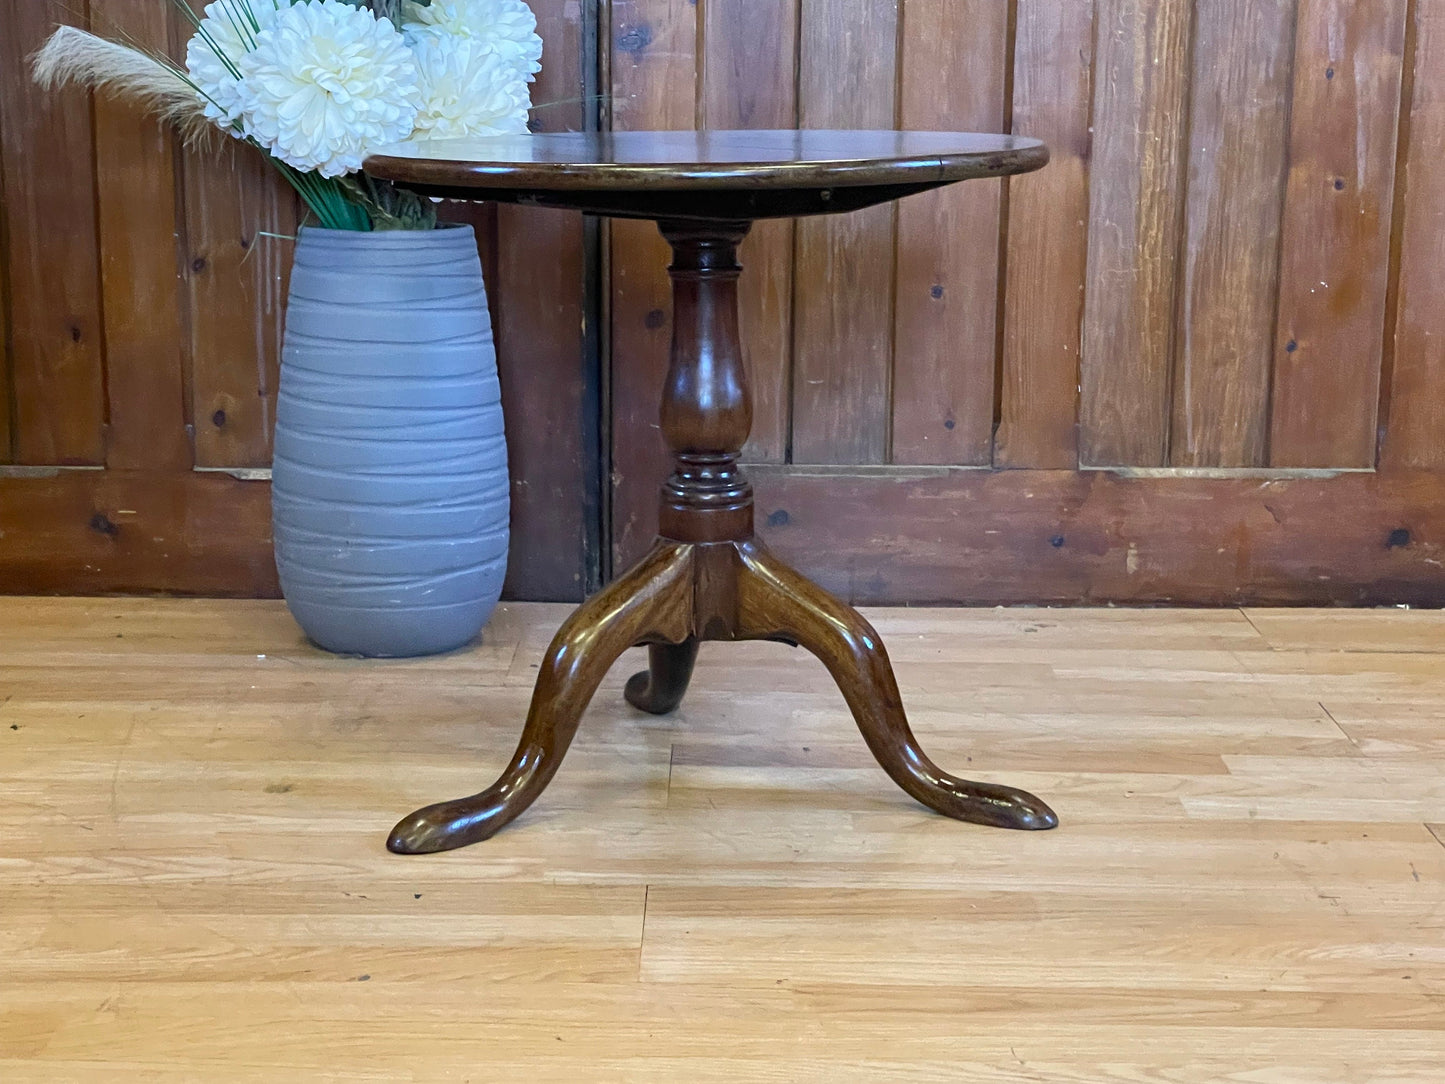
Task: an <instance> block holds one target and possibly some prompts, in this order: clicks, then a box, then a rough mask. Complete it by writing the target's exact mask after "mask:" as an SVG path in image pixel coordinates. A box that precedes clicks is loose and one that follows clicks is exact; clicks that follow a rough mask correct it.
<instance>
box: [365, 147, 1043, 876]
mask: <svg viewBox="0 0 1445 1084" xmlns="http://www.w3.org/2000/svg"><path fill="white" fill-rule="evenodd" d="M1047 161H1048V150H1047V148H1045V147H1044V146H1043V144H1041V143H1039V142H1037V141H1036V140H1031V139H1022V138H1016V137H1011V136H995V135H970V134H959V133H944V132H861V131H848V132H841V131H840V132H827V131H745V132H744V131H717V132H617V133H588V134H557V135H536V136H515V137H499V138H495V139H478V140H457V141H438V142H431V143H421V144H412V145H407V146H404V147H397V148H390V149H388V150H387V151H386V152H384V153H382V154H380V155H376V156H373V157H372V158H370V159H368V160H367V162H366V171H367V173H369V174H370V175H372V176H373V177H377V178H381V179H384V180H391V181H396V182H398V183H400V184H402V185H405V186H406V187H408V188H411V189H414V190H416V191H419V192H422V193H424V194H426V195H431V196H444V197H449V198H452V199H472V200H501V201H504V202H510V203H524V204H533V205H537V206H542V207H557V208H566V209H571V210H578V211H584V212H587V213H589V214H595V215H606V216H609V217H617V218H641V219H651V220H654V221H656V222H657V224H658V226H659V228H660V229H661V230H662V235H663V236H664V237H665V238H666V239H667V241H668V242H669V243H670V244H671V246H672V252H673V262H672V266H671V268H669V271H670V273H671V276H672V284H673V340H672V358H671V369H670V371H669V373H668V376H667V380H666V384H665V387H664V388H663V393H662V432H663V435H664V436H665V438H666V440H667V443H668V444H669V446H670V447H671V449H672V451H673V454H674V456H675V460H676V467H675V469H674V471H673V474H672V477H671V478H669V479H668V480H667V482H666V483H665V484H664V485H663V487H662V508H661V523H660V526H661V529H660V532H659V533H660V537H659V538H658V540H657V543H656V545H655V546H654V548H653V550H652V552H651V553H650V554H649V555H648V556H647V557H646V558H644V559H643V560H642V561H641V563H639V564H638V565H637V566H636V567H634V568H633V569H632V570H631V571H630V572H628V573H626V574H625V575H624V576H622V577H621V578H620V579H618V580H617V581H616V582H614V583H613V584H612V585H611V586H610V587H608V588H606V589H605V590H603V591H602V592H601V593H599V594H597V595H595V596H594V597H593V598H592V599H590V600H589V601H588V602H586V603H584V604H583V606H582V607H581V608H580V609H579V610H577V612H576V613H574V614H573V615H572V617H571V618H569V619H568V620H567V622H566V623H565V624H564V625H563V626H562V628H561V630H560V631H559V632H558V633H557V636H556V638H555V639H554V640H553V641H552V645H551V647H550V648H549V649H548V652H547V655H546V658H545V659H544V661H543V663H542V666H541V673H540V675H539V676H538V678H537V687H536V690H535V692H534V693H533V695H532V706H531V710H530V711H529V712H528V714H527V722H526V727H525V729H524V731H523V733H522V739H521V744H520V745H519V746H518V748H517V752H516V754H515V755H514V756H513V758H512V761H511V763H510V764H509V765H508V766H507V769H506V770H505V771H504V772H503V773H502V777H501V778H500V779H499V780H498V781H497V782H496V783H494V784H493V785H492V786H491V787H489V788H488V789H486V790H484V791H482V792H481V793H480V794H476V795H473V796H472V797H470V798H461V799H458V800H456V801H451V802H443V803H441V804H439V805H433V806H429V807H428V808H426V809H422V810H420V811H418V812H416V813H413V814H412V815H411V816H409V817H407V818H406V819H405V820H403V821H402V822H401V823H400V824H398V825H397V826H396V828H395V829H394V830H393V831H392V834H391V837H390V839H389V840H388V842H387V845H388V846H389V847H390V848H391V850H393V851H395V852H397V853H400V854H422V853H430V852H435V851H444V850H450V849H452V848H455V847H464V846H466V845H467V844H470V843H476V842H479V841H480V840H484V839H487V838H488V837H490V836H491V835H493V834H494V833H495V832H497V831H498V830H499V829H501V828H502V826H503V825H505V824H507V823H508V822H509V821H511V820H512V819H513V818H515V817H517V816H518V815H519V814H521V813H522V811H523V810H525V809H526V808H527V807H528V806H529V805H531V804H532V802H533V801H535V800H536V799H537V796H538V795H540V794H541V793H542V791H543V790H544V789H545V788H546V786H547V784H548V783H549V782H550V781H551V779H552V776H553V775H555V774H556V771H557V768H558V766H559V765H560V764H561V762H562V758H563V756H564V755H566V752H567V748H568V746H569V745H570V744H571V742H572V738H573V736H574V735H575V734H576V732H577V725H578V722H579V721H580V719H581V717H582V713H583V711H584V710H585V709H586V707H587V704H588V702H589V701H590V700H591V699H592V696H593V694H594V693H595V692H596V691H597V687H598V685H599V684H600V683H601V681H602V678H603V676H604V675H605V674H606V673H607V671H608V669H609V668H610V667H611V666H612V664H613V663H614V662H615V661H616V660H617V659H618V657H619V656H620V655H621V654H622V653H623V652H624V651H626V650H627V649H628V648H630V647H633V646H638V645H643V644H646V645H648V646H649V652H648V654H649V668H648V669H647V670H646V671H644V672H643V673H640V674H637V675H636V676H634V677H633V678H632V680H631V681H629V682H628V683H627V689H626V697H627V699H628V701H629V702H630V703H631V704H632V705H633V706H634V707H637V708H639V709H641V710H642V711H647V712H653V713H656V714H665V713H667V712H670V711H672V710H673V709H675V708H676V707H677V706H678V705H679V704H680V703H681V702H682V698H683V694H684V693H685V692H686V691H687V686H688V681H689V680H690V678H691V677H692V671H693V663H694V661H695V660H696V658H697V651H698V644H699V643H700V642H701V641H703V640H777V641H782V642H784V643H788V644H792V645H794V646H798V645H801V646H803V647H806V648H807V649H808V650H809V651H811V652H812V653H813V654H815V655H816V656H818V658H819V659H821V660H822V661H823V663H824V664H825V665H826V666H827V668H828V670H829V671H830V673H831V674H832V676H833V678H834V680H835V681H837V683H838V685H839V687H840V688H841V689H842V691H843V695H844V697H845V698H846V699H847V702H848V706H849V707H850V708H851V709H852V712H853V715H854V718H855V719H856V720H857V723H858V728H859V729H860V730H861V731H862V732H863V738H864V740H865V741H866V742H867V743H868V748H869V749H870V750H872V752H873V755H874V756H875V757H876V758H877V759H878V763H879V764H880V765H882V767H883V770H884V771H886V772H887V773H888V774H889V775H890V776H891V777H892V778H893V781H894V782H895V783H897V784H898V785H899V786H900V787H902V788H903V789H904V790H905V791H907V792H908V793H909V794H910V795H912V796H913V797H914V798H916V799H917V800H918V801H919V802H921V803H923V804H924V805H925V806H928V807H929V808H931V809H934V810H937V811H938V812H939V813H943V814H945V815H947V816H950V817H955V818H957V819H958V820H964V821H972V822H975V823H978V824H986V825H993V826H996V827H1000V828H1024V829H1041V828H1052V827H1054V826H1055V825H1056V824H1057V823H1058V819H1057V818H1056V817H1055V816H1054V813H1053V811H1052V810H1050V809H1049V807H1048V806H1046V805H1045V804H1044V803H1043V802H1041V801H1039V799H1037V798H1035V797H1034V796H1033V795H1031V794H1026V793H1024V792H1023V791H1020V790H1015V789H1014V788H1012V787H1005V786H998V785H995V784H988V783H972V782H969V781H967V780H964V779H957V778H955V777H954V776H951V775H949V774H947V773H946V772H944V771H943V770H942V769H940V768H938V767H937V766H936V765H935V764H934V763H933V762H932V761H931V760H929V759H928V757H927V756H926V755H925V754H924V753H923V751H922V750H921V749H920V748H919V747H918V742H917V741H916V740H915V738H914V736H913V734H912V732H911V731H910V729H909V727H908V720H907V717H906V716H905V715H904V711H903V704H902V702H901V701H900V699H899V695H898V686H897V683H896V682H895V680H894V677H893V669H892V665H891V664H890V663H889V661H888V655H887V653H886V652H885V651H884V649H883V644H882V643H881V642H880V641H879V639H878V634H877V633H876V632H874V631H873V628H872V626H870V625H869V624H868V622H866V621H865V620H863V618H862V617H861V616H859V615H858V614H857V613H856V612H855V611H854V610H853V609H852V608H851V607H849V606H846V605H844V604H843V603H842V602H840V601H839V600H838V599H835V598H833V597H832V596H831V595H829V594H828V593H827V592H825V591H824V590H822V589H821V588H820V587H818V586H816V585H815V584H813V583H811V582H809V581H808V580H807V579H805V578H803V577H802V576H801V575H799V574H798V573H796V572H794V571H793V570H792V569H790V568H788V567H787V566H786V565H784V564H783V563H782V562H780V561H778V560H777V559H776V558H775V557H773V556H772V555H771V554H769V553H768V551H767V550H766V549H765V548H764V547H763V546H762V544H761V543H760V542H759V541H758V540H757V539H756V538H754V536H753V490H752V486H751V485H750V484H749V483H748V481H747V479H746V478H745V477H744V476H743V474H742V472H741V470H740V469H739V468H738V455H739V453H740V452H741V450H742V447H743V442H744V441H745V440H746V439H747V437H748V431H749V429H750V428H751V426H752V405H751V402H750V399H749V392H748V375H747V370H746V367H745V366H744V363H743V354H742V344H741V341H740V338H739V335H738V292H737V283H738V276H739V274H740V273H741V271H742V268H741V266H740V265H739V263H738V256H737V251H738V244H739V242H741V241H742V239H743V237H744V236H745V235H746V234H747V232H748V229H749V227H750V225H751V224H752V222H753V221H754V220H756V219H762V218H786V217H798V216H804V215H824V214H838V213H840V212H845V211H856V210H859V209H860V208H863V207H869V206H872V205H874V204H878V203H884V202H887V201H889V200H895V199H898V198H900V197H902V196H908V195H912V194H913V193H916V192H924V191H927V190H928V189H931V188H937V187H940V186H942V185H946V184H951V183H953V182H955V181H964V180H968V179H969V178H975V177H1000V176H1004V175H1006V174H1013V173H1025V172H1028V171H1030V170H1035V169H1038V168H1040V167H1042V166H1043V165H1044V164H1045V163H1046V162H1047ZM985 241H986V243H992V242H993V239H992V238H987V239H985ZM624 363H625V359H624Z"/></svg>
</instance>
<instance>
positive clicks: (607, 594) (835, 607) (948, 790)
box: [387, 539, 1058, 854]
mask: <svg viewBox="0 0 1445 1084" xmlns="http://www.w3.org/2000/svg"><path fill="white" fill-rule="evenodd" d="M703 640H780V641H783V642H786V643H791V644H797V645H800V646H802V647H805V648H807V649H808V650H809V651H811V652H812V653H813V654H814V655H816V656H817V657H818V658H819V659H820V660H821V661H822V662H823V664H824V665H825V666H826V667H827V668H828V671H829V672H830V673H831V674H832V675H833V679H834V680H835V681H836V682H837V683H838V687H839V688H840V689H841V690H842V692H843V696H844V698H845V699H846V700H847V702H848V707H849V708H850V709H851V710H852V712H853V718H854V719H855V720H856V721H857V723H858V729H859V730H860V731H862V733H863V740H864V741H865V742H867V743H868V748H869V749H870V750H872V752H873V755H874V757H876V758H877V760H878V763H879V764H880V765H881V766H882V767H883V770H884V771H885V772H887V773H888V775H889V776H890V777H891V778H892V779H893V781H894V782H895V783H897V784H898V785H899V786H900V787H902V788H903V789H904V790H905V791H906V792H907V793H908V794H910V795H911V796H912V797H913V798H915V799H917V800H918V801H919V802H921V803H922V804H924V805H925V806H927V807H928V808H930V809H933V810H936V811H937V812H939V813H942V814H944V815H945V816H948V817H953V818H955V819H957V820H961V821H970V822H972V823H974V824H985V825H990V826H993V827H995V828H1017V829H1028V830H1037V829H1044V828H1053V827H1054V826H1055V825H1057V824H1058V818H1057V817H1056V816H1055V815H1054V812H1053V810H1051V809H1049V807H1048V806H1047V805H1045V804H1044V803H1043V802H1042V801H1040V800H1039V799H1038V798H1035V797H1034V796H1033V795H1031V794H1027V793H1025V792H1024V791H1021V790H1015V789H1014V788H1012V787H1005V786H998V785H995V784H989V783H972V782H969V781H968V780H965V779H958V778H956V777H955V776H952V775H949V774H948V773H947V772H944V771H943V770H942V769H940V768H939V767H938V766H937V765H935V764H934V763H933V762H932V761H931V760H929V759H928V757H927V755H925V754H924V752H923V751H922V750H921V749H920V748H919V746H918V741H917V739H916V738H914V736H913V732H912V731H911V730H910V729H909V726H908V719H907V717H906V715H905V714H904V711H903V704H902V702H901V700H900V698H899V695H898V684H897V682H896V681H895V680H894V677H893V667H892V664H891V663H890V662H889V661H888V653H887V651H885V650H884V647H883V643H882V641H881V640H880V639H879V638H878V634H877V632H875V631H874V630H873V627H872V626H871V625H869V624H868V622H867V621H865V620H864V619H863V618H862V616H860V615H859V614H858V612H857V611H855V610H854V609H853V608H852V607H850V606H847V605H845V604H843V603H842V602H840V601H839V600H838V599H836V598H834V597H833V596H832V595H830V594H828V593H827V592H826V591H824V590H823V589H822V588H820V587H818V586H817V585H816V584H814V583H812V582H811V581H809V580H807V579H804V578H803V577H802V576H800V575H799V574H798V573H796V572H794V571H793V570H792V569H791V568H789V567H787V566H786V565H785V564H783V563H782V562H780V561H778V560H777V559H776V558H774V557H773V556H772V555H771V554H769V553H768V552H767V550H766V549H764V548H763V546H762V544H761V543H759V542H757V541H756V540H753V539H748V540H746V541H730V542H705V543H692V542H677V541H671V540H666V539H664V540H660V541H659V542H658V543H657V545H656V547H655V548H654V549H653V551H652V553H651V554H649V555H648V556H647V557H646V558H645V559H644V560H643V561H642V562H641V563H639V564H638V565H637V566H636V567H635V568H634V569H633V570H632V571H631V572H629V573H627V574H626V575H625V576H623V577H622V578H621V579H619V580H618V581H617V582H616V583H614V584H613V585H612V586H611V587H609V588H607V589H606V590H604V591H602V592H601V593H600V594H598V595H596V596H594V597H593V598H592V599H591V600H589V601H588V602H586V603H584V604H583V606H582V607H581V608H580V609H579V610H577V612H576V613H574V614H573V615H572V617H571V618H569V619H568V621H567V622H566V624H564V625H563V626H562V628H561V630H560V631H559V632H558V633H557V636H556V637H555V638H554V639H553V641H552V645H551V647H550V648H549V649H548V651H547V656H546V658H545V660H544V661H543V663H542V669H541V674H540V675H539V677H538V679H537V687H536V690H535V692H534V693H533V695H532V706H531V710H530V711H529V712H528V714H527V723H526V727H525V729H524V730H523V733H522V740H521V743H520V744H519V745H518V747H517V752H516V753H515V755H514V756H513V757H512V761H511V763H510V764H508V766H507V768H506V770H505V771H504V772H503V773H502V776H501V778H500V779H498V780H497V782H496V783H494V784H492V786H490V787H488V788H487V789H486V790H484V791H482V792H481V793H480V794H475V795H473V796H472V797H470V798H462V799H458V800H457V801H452V802H442V803H440V804H438V805H433V806H428V807H427V808H426V809H422V810H419V811H418V812H416V813H413V814H412V815H411V816H409V817H407V818H406V819H405V820H403V821H402V822H401V823H400V824H398V825H397V826H396V828H395V829H394V830H393V831H392V833H391V837H390V838H389V839H388V840H387V847H388V848H389V849H390V850H392V851H394V852H396V853H397V854H429V853H433V852H436V851H447V850H453V849H455V848H457V847H465V846H467V845H468V844H471V843H478V842H480V841H482V840H484V839H488V838H490V837H491V836H492V835H494V834H495V833H496V832H498V831H499V830H500V829H501V828H502V827H503V826H505V825H506V824H508V823H509V822H511V821H512V820H514V819H515V818H517V817H518V816H520V815H521V814H522V812H523V811H524V810H526V808H527V807H528V806H530V805H531V804H532V803H533V802H534V801H536V800H537V798H538V797H539V796H540V795H541V793H542V791H543V790H545V789H546V787H547V784H548V783H549V782H551V780H552V777H553V775H555V774H556V772H557V768H558V767H559V766H560V765H561V763H562V758H563V757H564V756H566V754H567V749H568V747H569V746H570V745H571V743H572V738H573V737H574V735H576V733H577V725H578V723H579V722H580V721H581V718H582V713H583V712H584V711H585V710H586V708H587V705H588V703H589V702H590V701H591V699H592V697H593V695H594V694H595V693H596V691H597V687H598V685H599V684H600V683H601V681H602V678H603V677H604V676H605V675H606V673H607V671H608V669H610V668H611V666H612V664H613V663H614V662H616V661H617V659H618V658H619V657H620V656H621V655H622V653H623V652H624V651H626V650H627V649H628V648H630V647H633V646H636V645H640V644H647V645H649V646H650V651H649V656H650V657H649V668H648V670H646V671H644V672H643V673H640V674H637V675H636V676H634V677H633V678H632V680H631V681H629V682H628V683H627V694H626V695H627V699H628V701H629V702H630V703H631V704H632V705H633V706H635V707H637V708H639V709H641V710H643V711H648V712H653V713H655V714H665V713H667V712H670V711H672V710H673V709H675V708H676V707H677V706H678V705H679V704H680V703H681V702H682V698H683V696H684V695H685V693H686V692H687V686H688V682H689V680H690V679H691V677H692V668H693V663H694V661H695V660H696V658H697V650H698V644H699V643H700V642H701V641H703Z"/></svg>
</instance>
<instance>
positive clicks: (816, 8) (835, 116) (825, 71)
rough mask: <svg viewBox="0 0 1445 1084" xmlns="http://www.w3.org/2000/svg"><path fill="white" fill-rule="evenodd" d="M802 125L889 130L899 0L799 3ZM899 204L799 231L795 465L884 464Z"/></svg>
mask: <svg viewBox="0 0 1445 1084" xmlns="http://www.w3.org/2000/svg"><path fill="white" fill-rule="evenodd" d="M802 14H803V26H802V37H801V42H800V59H799V72H798V108H799V118H800V121H801V123H802V126H803V127H805V128H892V127H894V126H895V123H896V122H895V101H896V89H897V81H898V68H897V60H898V49H897V39H898V14H899V11H898V0H803V8H802ZM895 214H896V210H895V208H894V207H892V206H887V205H885V206H882V207H873V208H870V209H868V210H866V211H858V212H855V213H853V214H849V215H837V216H831V217H827V218H811V219H804V220H803V221H801V222H799V223H798V243H797V255H796V261H797V262H796V267H797V280H796V285H795V289H796V291H797V293H796V300H795V309H794V312H795V322H794V325H793V462H795V463H882V462H884V461H885V460H886V458H887V454H888V438H889V424H890V421H891V412H890V411H889V408H888V402H889V390H890V377H891V369H892V360H893V281H894V274H893V273H894V260H893V258H894V236H895V234H894V216H895Z"/></svg>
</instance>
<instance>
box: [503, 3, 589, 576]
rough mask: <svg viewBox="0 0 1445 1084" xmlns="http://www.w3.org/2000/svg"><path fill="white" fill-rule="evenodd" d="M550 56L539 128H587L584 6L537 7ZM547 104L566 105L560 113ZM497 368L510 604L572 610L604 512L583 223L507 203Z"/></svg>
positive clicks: (540, 86) (541, 81)
mask: <svg viewBox="0 0 1445 1084" xmlns="http://www.w3.org/2000/svg"><path fill="white" fill-rule="evenodd" d="M532 9H533V10H534V11H535V12H536V14H537V24H538V32H539V33H540V34H541V35H542V41H543V43H544V48H545V52H544V55H543V65H542V72H541V74H540V75H539V76H538V78H537V83H536V86H535V87H534V88H533V93H532V99H533V101H534V102H535V103H537V104H538V105H539V106H543V108H539V109H536V110H535V111H534V113H533V125H534V127H536V128H537V129H538V130H539V131H549V132H557V131H568V130H571V131H578V130H581V129H582V128H583V127H584V113H585V110H586V106H585V105H584V103H583V102H582V101H581V100H580V99H581V94H582V82H583V80H582V64H583V49H584V44H583V26H582V10H581V7H580V5H578V4H576V3H570V2H568V0H533V3H532ZM547 103H559V104H556V105H550V104H547ZM496 211H497V242H498V244H497V274H496V276H495V278H494V279H493V282H494V283H495V285H496V289H495V293H496V297H497V305H496V308H497V324H496V338H497V362H498V366H499V368H500V371H501V377H502V407H503V410H504V411H505V413H506V416H507V419H508V425H507V451H508V456H509V459H510V462H511V471H512V550H511V556H510V558H509V560H508V565H507V583H506V588H505V590H506V592H507V594H508V596H509V597H513V598H525V599H531V600H544V599H545V600H548V601H552V600H556V601H568V600H575V599H579V598H581V597H582V596H583V595H584V594H585V593H586V592H587V590H588V587H589V584H588V582H587V580H588V574H589V568H588V565H589V559H588V558H589V554H588V550H587V547H588V545H589V542H590V539H591V537H592V535H593V533H594V532H595V529H596V526H597V525H596V524H594V523H593V522H591V520H592V519H593V518H594V517H595V516H596V515H597V514H598V509H597V507H596V495H595V492H594V489H595V477H594V473H595V471H596V469H597V462H596V460H597V449H596V448H595V446H590V445H595V441H591V442H590V443H589V440H588V437H589V434H595V425H596V421H595V419H590V418H585V417H584V412H585V411H587V410H593V411H595V410H597V409H598V402H597V397H596V394H595V383H596V380H597V374H595V373H588V372H587V371H586V365H587V364H588V363H589V361H593V360H595V359H589V358H587V357H586V356H585V353H584V343H585V340H584V327H583V324H584V320H585V313H584V311H583V297H584V293H583V288H584V276H585V274H586V270H587V269H586V267H585V245H584V241H583V225H582V216H581V215H576V214H564V213H561V212H559V211H551V210H544V209H541V208H535V207H520V206H513V205H506V206H498V207H497V208H496Z"/></svg>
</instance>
